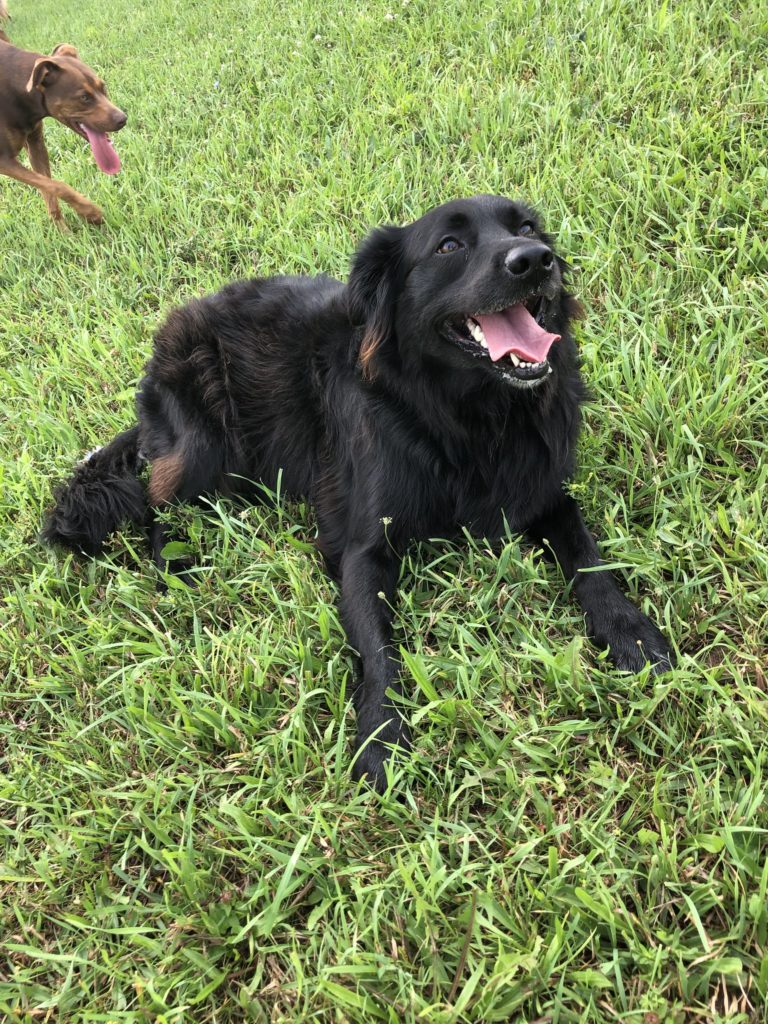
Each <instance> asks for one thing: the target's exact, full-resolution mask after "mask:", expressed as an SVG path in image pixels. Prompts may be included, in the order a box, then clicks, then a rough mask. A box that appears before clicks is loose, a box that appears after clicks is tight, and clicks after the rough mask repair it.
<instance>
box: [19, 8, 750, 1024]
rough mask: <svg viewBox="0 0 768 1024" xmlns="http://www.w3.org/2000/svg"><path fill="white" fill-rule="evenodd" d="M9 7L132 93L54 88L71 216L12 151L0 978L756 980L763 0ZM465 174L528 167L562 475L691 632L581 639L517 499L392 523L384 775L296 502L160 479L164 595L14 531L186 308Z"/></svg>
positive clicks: (336, 1018) (330, 262) (459, 996)
mask: <svg viewBox="0 0 768 1024" xmlns="http://www.w3.org/2000/svg"><path fill="white" fill-rule="evenodd" d="M11 8H12V13H13V14H14V21H13V22H12V24H11V31H12V35H13V38H14V40H15V41H16V42H17V43H18V44H19V45H22V46H27V47H29V48H34V49H48V50H49V49H50V48H52V46H53V45H54V44H56V43H58V42H62V41H68V42H72V43H75V44H76V45H78V46H79V47H80V49H81V52H82V54H83V56H84V58H85V59H86V60H88V61H89V62H90V63H92V64H93V65H94V66H96V67H97V68H98V69H99V71H100V72H102V73H103V74H104V77H105V78H106V79H107V82H108V83H109V86H110V89H111V94H112V96H113V97H114V99H115V101H116V102H117V103H119V104H120V105H121V106H123V107H124V108H125V109H126V110H127V111H128V112H129V114H130V121H129V124H128V127H127V128H126V129H125V131H124V132H123V133H122V134H121V135H120V136H119V137H118V139H117V140H116V141H117V143H118V148H119V151H120V153H121V155H122V157H123V161H124V170H123V173H122V174H121V175H119V176H118V177H117V178H115V179H108V178H106V177H104V176H102V175H100V174H99V173H98V171H97V169H96V167H95V165H94V163H93V161H92V160H91V157H90V154H89V152H88V151H87V148H86V147H84V145H83V143H82V140H80V139H77V138H76V137H75V136H74V135H72V134H71V133H69V132H67V131H66V130H65V129H64V128H62V127H60V126H57V125H53V124H50V126H49V127H48V129H47V137H48V144H49V148H50V150H51V156H52V164H53V167H54V173H55V174H57V175H58V176H60V177H61V178H63V179H64V180H66V181H67V182H68V183H69V184H71V185H72V186H74V187H75V188H77V189H78V190H79V191H82V192H84V193H85V194H86V195H88V196H89V198H91V199H93V200H94V201H95V202H97V203H98V204H99V205H101V206H102V207H103V209H104V211H105V214H106V221H107V223H106V225H105V227H104V228H103V229H101V230H98V229H94V228H89V227H86V226H83V225H81V224H80V223H78V222H77V221H76V219H75V218H74V217H73V216H72V215H71V213H70V212H68V213H67V218H68V221H69V224H70V226H71V227H72V231H71V233H70V234H67V235H61V234H59V233H57V231H56V230H55V229H54V228H53V227H52V226H51V225H50V224H49V223H48V221H47V219H46V213H45V207H44V204H43V202H42V200H41V199H40V197H39V196H38V195H37V194H36V193H35V192H33V191H32V190H30V189H27V188H25V187H23V186H21V185H19V184H18V183H15V182H10V181H8V180H7V179H4V178H3V179H0V254H1V255H0V290H1V291H2V306H1V307H0V393H1V394H2V413H3V415H2V425H1V426H0V431H1V433H0V448H1V451H0V531H1V533H0V549H1V550H2V556H1V557H2V564H1V565H0V592H1V593H2V598H0V677H1V680H2V681H0V765H2V776H1V777H0V836H1V837H2V846H1V847H0V855H1V856H0V1016H2V1019H3V1020H4V1021H8V1022H11V1024H20V1022H24V1024H27V1022H29V1024H36V1022H38V1021H46V1022H47V1021H59V1022H86V1021H87V1022H92V1021H93V1022H95V1021H102V1022H121V1024H122V1022H126V1024H127V1022H149V1021H157V1022H160V1024H179V1022H186V1021H189V1022H195V1024H197V1022H211V1024H229V1022H232V1024H235V1022H238V1024H239V1022H241V1021H257V1022H267V1021H269V1022H282V1021H301V1022H304V1021H318V1022H331V1021H333V1022H345V1021H349V1022H363V1024H368V1022H372V1021H388V1022H398V1024H399V1022H415V1021H423V1022H429V1024H433V1022H434V1024H448V1022H492V1021H525V1022H532V1021H534V1020H536V1021H541V1022H542V1024H543V1022H545V1021H546V1022H550V1021H551V1022H552V1024H565V1022H576V1021H584V1022H598V1021H600V1022H602V1021H606V1022H609V1021H622V1022H629V1024H661V1022H667V1024H671V1022H674V1024H683V1022H687V1021H696V1022H698V1021H705V1022H709V1021H712V1022H715V1021H724V1020H730V1021H742V1022H746V1021H763V1020H765V1019H766V1012H765V1004H766V998H767V997H768V895H767V893H768V807H767V806H766V798H765V783H766V773H767V772H768V757H767V756H766V733H767V728H768V695H767V693H766V689H767V687H768V681H767V679H768V668H767V667H766V666H767V665H768V514H767V513H766V493H767V491H768V460H767V459H766V443H767V442H766V438H767V437H768V352H767V345H766V335H767V331H766V328H767V327H768V292H767V288H766V280H767V278H768V275H767V274H766V271H767V270H768V248H767V246H768V243H767V241H766V240H767V238H768V170H767V169H766V164H765V153H766V143H767V142H768V132H766V121H765V119H764V115H765V110H766V106H765V104H766V99H768V95H767V92H768V90H767V89H766V64H765V49H764V43H765V38H766V31H768V12H767V11H766V7H765V5H764V4H760V3H757V4H755V3H752V4H748V3H743V4H739V3H735V2H731V3H725V4H711V3H705V2H704V0H681V2H678V3H674V4H669V3H667V2H664V3H661V4H659V3H656V2H654V3H651V2H642V0H632V2H618V0H616V2H603V0H597V2H595V3H581V2H565V0H553V2H551V3H547V4H540V3H536V4H534V3H527V2H523V0H512V2H511V3H508V4H504V3H491V2H490V0H488V2H486V0H442V2H441V3H439V4H435V3H434V2H433V0H411V2H410V3H408V2H407V0H403V2H400V0H398V2H393V3H391V4H389V3H386V2H379V0H361V2H360V3H356V4H354V5H353V4H341V3H335V4H332V3H327V2H323V0H297V2H292V0H288V2H286V3H284V4H277V3H265V2H253V3H246V2H245V0H220V2H218V3H216V4H215V5H214V4H204V3H193V2H192V0H176V2H173V3H171V2H169V0H157V2H156V3H153V4H148V3H147V4H142V3H136V2H135V0H132V2H129V0H110V2H109V3H104V2H99V0H79V2H77V3H75V2H74V0H55V2H54V0H36V2H35V3H34V4H33V3H32V2H31V0H15V2H14V0H11ZM478 191H492V192H501V193H505V194H511V195H523V196H525V197H527V198H528V199H530V200H532V201H533V202H534V203H535V204H536V205H538V207H539V208H540V209H541V210H542V212H543V214H544V215H545V218H546V219H547V221H548V222H549V224H550V225H552V226H553V227H554V228H556V229H557V231H558V233H559V238H560V244H561V247H562V250H563V251H564V252H565V253H566V254H567V255H568V256H569V258H570V259H571V261H572V262H573V264H574V266H575V268H576V274H575V290H576V291H577V292H578V294H579V295H580V296H581V297H582V299H583V300H584V302H585V305H586V308H587V311H588V315H587V318H586V320H585V321H584V323H583V324H582V326H581V327H580V340H581V345H582V351H583V354H584V361H585V374H586V377H587V378H588V380H589V382H590V384H591V387H592V390H593V393H594V401H593V402H592V404H591V405H590V408H589V409H588V411H587V414H586V423H585V430H584V436H583V440H582V445H581V450H582V458H581V464H582V468H581V471H580V474H579V477H578V480H577V481H576V483H575V489H576V491H577V492H578V494H579V497H580V500H581V502H582V504H583V507H584V510H585V515H586V517H587V519H588V521H589V522H590V523H591V525H592V526H593V527H594V528H595V530H596V531H597V532H598V533H599V535H600V537H601V538H602V546H603V551H604V552H605V555H606V557H607V559H608V560H609V561H611V562H615V563H619V564H620V566H621V569H620V573H621V575H622V576H623V577H624V578H625V579H626V585H627V588H628V590H629V592H630V593H631V594H632V596H633V599H634V600H636V601H637V602H638V603H639V604H640V605H641V606H642V607H643V608H644V609H646V610H647V611H650V613H651V614H652V615H653V616H654V617H655V618H656V619H657V621H658V622H659V624H660V625H662V627H663V628H664V629H665V631H666V632H667V633H668V635H670V636H671V637H672V638H673V639H674V642H675V644H676V646H677V649H678V651H679V653H680V665H679V668H678V669H677V670H676V671H674V672H673V673H671V674H669V675H668V676H665V677H663V678H661V679H653V678H650V677H649V676H648V675H647V674H643V675H641V676H639V677H637V678H632V677H629V676H624V675H621V674H617V673H615V672H613V671H611V669H610V667H609V665H608V664H607V663H606V662H605V660H604V659H603V658H602V657H601V656H600V655H599V653H598V652H596V651H595V650H594V649H593V648H592V647H591V646H590V645H589V644H588V643H586V642H585V641H584V640H583V639H582V638H583V633H584V624H583V620H582V617H581V615H580V614H579V612H578V610H577V608H576V607H575V605H574V603H573V601H572V600H570V599H569V598H568V595H567V594H566V595H565V596H564V595H563V593H562V591H563V582H562V580H561V578H560V577H559V575H558V573H557V571H556V570H554V569H553V568H551V567H549V566H548V565H547V564H545V563H544V562H542V561H541V560H540V559H539V558H538V557H536V555H535V553H534V552H532V551H530V550H529V548H528V547H527V546H526V545H525V544H521V543H520V542H519V540H518V538H516V537H510V538H509V539H508V542H507V543H506V544H505V545H504V546H503V549H502V550H501V551H500V552H497V553H495V554H494V553H491V552H490V551H489V550H488V549H487V546H486V545H484V544H471V543H469V542H468V543H467V544H465V545H456V546H447V545H445V544H438V543H435V544H434V545H425V546H422V547H421V548H419V549H418V550H414V551H413V552H411V554H410V555H409V557H408V559H407V561H406V564H405V566H404V570H403V576H402V580H401V591H400V603H399V614H398V635H399V639H400V642H401V643H402V645H403V649H404V652H405V656H406V659H407V669H406V678H407V691H408V693H409V695H410V696H411V697H412V700H413V720H414V727H415V734H416V744H415V750H414V754H413V758H412V759H411V760H410V761H408V762H406V763H405V764H404V765H403V767H402V768H401V769H400V770H399V772H398V774H397V776H396V778H395V780H394V785H393V788H392V792H391V793H390V794H388V795H387V796H385V797H384V798H383V799H377V798H375V797H373V796H372V795H371V794H369V793H367V792H364V791H359V790H357V789H356V788H355V786H353V784H352V783H351V781H350V777H349V758H350V748H349V743H350V737H351V734H352V731H353V728H354V722H353V716H352V712H351V708H350V704H349V693H350V688H351V684H352V679H353V668H354V663H353V657H352V654H351V652H350V651H349V649H348V648H347V647H346V646H345V642H344V636H343V633H342V630H341V628H340V625H339V621H338V617H337V614H336V611H335V607H334V601H335V593H334V591H333V588H332V587H331V585H330V584H329V583H328V582H327V581H326V579H325V578H324V576H323V573H322V569H321V566H320V564H319V561H318V559H317V557H316V556H315V555H314V554H312V552H311V549H309V544H310V543H311V540H312V537H313V532H314V526H313V518H312V512H311V510H310V509H307V508H304V507H298V506H295V505H289V504H285V503H282V502H278V503H277V504H273V505H272V506H271V507H264V508H246V507H243V506H238V505H231V504H228V503H226V502H223V501H222V502H214V503H212V504H211V506H210V508H208V509H206V510H204V511H199V510H198V511H184V512H182V513H181V518H182V520H183V522H184V525H185V528H186V529H187V531H188V534H189V536H190V539H191V544H192V545H193V548H194V550H195V551H196V552H199V559H200V563H201V564H202V565H203V566H205V578H204V579H203V581H202V583H201V586H200V588H199V590H198V591H196V592H194V593H190V592H185V591H171V592H170V593H169V594H167V595H158V593H157V592H156V589H155V580H154V578H153V575H152V572H151V570H150V568H149V567H148V564H147V561H146V559H145V556H144V550H143V547H142V545H141V539H140V538H139V537H138V536H137V535H135V534H126V535H124V536H121V537H118V538H116V541H115V543H114V545H113V546H112V547H111V548H110V553H109V554H108V555H107V556H106V557H104V558H102V559H99V560H96V561H87V560H86V561H74V560H72V559H70V558H68V557H64V556H62V555H61V554H58V553H52V552H50V551H47V550H45V549H43V548H41V547H40V546H39V545H38V544H36V542H35V536H36V532H37V530H38V528H39V524H40V521H41V517H42V514H43V511H44V509H45V507H46V505H47V504H48V503H49V501H50V493H51V485H52V482H53V481H54V480H56V479H59V478H61V477H62V476H63V475H64V474H65V473H66V472H67V471H68V470H69V468H70V467H71V465H72V463H73V462H74V460H75V459H76V458H78V457H79V456H80V455H81V454H82V453H83V452H84V451H85V450H87V449H89V448H91V447H93V446H94V445H95V444H97V443H100V442H102V441H104V440H105V439H107V438H109V437H110V436H111V435H112V434H113V433H115V432H116V431H117V430H119V429H122V428H124V427H125V426H127V425H129V424H130V422H131V421H132V396H133V391H134V387H135V383H136V381H137V379H138V377H139V374H140V373H141V367H142V364H143V363H144V361H145V360H146V358H147V356H148V354H149V350H150V337H151V332H152V330H153V329H154V327H155V326H156V325H157V323H158V321H159V319H160V318H161V317H162V315H163V314H164V312H165V311H167V310H168V309H169V308H170V307H171V306H172V305H173V304H175V303H177V302H179V301H182V300H183V299H184V298H185V297H189V296H191V295H194V294H197V293H199V292H201V291H205V290H210V289H214V288H217V287H219V286H220V285H221V284H222V283H223V282H225V281H227V280H230V279H232V278H233V277H237V276H243V275H248V274H250V273H252V272H253V271H254V270H256V271H258V272H259V273H261V274H270V273H274V272H284V271H287V272H296V271H298V272H303V271H314V270H325V271H329V272H331V273H333V274H337V275H343V274H344V273H345V272H346V267H347V263H348V257H349V254H350V253H351V251H352V249H353V248H354V245H355V244H356V242H357V240H359V239H360V237H361V236H362V234H363V233H364V232H365V230H366V229H367V228H368V227H370V226H371V225H374V224H376V223H379V222H381V221H385V220H387V219H392V220H396V221H402V220H406V219H408V218H411V217H413V216H416V215H418V214H419V213H421V212H423V211H424V210H426V209H427V208H428V207H430V206H432V205H434V204H436V203H439V202H442V201H445V200H446V199H448V198H451V197H453V196H456V195H464V194H471V193H474V192H478ZM398 794H399V796H398Z"/></svg>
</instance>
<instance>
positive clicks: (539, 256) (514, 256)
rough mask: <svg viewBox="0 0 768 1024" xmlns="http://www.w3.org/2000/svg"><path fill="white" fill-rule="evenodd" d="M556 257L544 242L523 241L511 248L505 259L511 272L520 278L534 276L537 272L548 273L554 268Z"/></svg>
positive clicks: (505, 264) (506, 265)
mask: <svg viewBox="0 0 768 1024" xmlns="http://www.w3.org/2000/svg"><path fill="white" fill-rule="evenodd" d="M554 262H555V257H554V254H553V252H552V250H551V249H550V248H549V246H548V245H545V244H544V242H536V241H530V242H521V243H520V244H519V245H516V246H515V247H514V248H513V249H510V250H509V252H508V253H507V255H506V258H505V260H504V266H505V267H506V268H507V270H508V271H509V273H510V274H511V275H512V276H513V277H514V278H517V279H519V280H523V279H524V278H527V277H533V276H534V275H535V274H536V273H542V272H543V273H544V275H548V274H549V273H550V271H551V270H552V265H553V264H554Z"/></svg>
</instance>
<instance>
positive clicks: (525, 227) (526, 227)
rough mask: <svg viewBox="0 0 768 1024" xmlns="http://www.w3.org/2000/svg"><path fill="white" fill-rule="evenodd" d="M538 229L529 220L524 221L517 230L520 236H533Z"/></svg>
mask: <svg viewBox="0 0 768 1024" xmlns="http://www.w3.org/2000/svg"><path fill="white" fill-rule="evenodd" d="M535 230H536V228H535V227H534V226H533V224H532V223H531V222H530V221H529V220H524V221H523V223H522V224H521V225H520V227H519V228H518V229H517V233H518V235H532V234H533V233H534V231H535Z"/></svg>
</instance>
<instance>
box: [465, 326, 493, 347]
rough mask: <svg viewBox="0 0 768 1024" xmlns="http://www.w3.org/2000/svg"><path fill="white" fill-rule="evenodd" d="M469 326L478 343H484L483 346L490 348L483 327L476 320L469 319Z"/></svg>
mask: <svg viewBox="0 0 768 1024" xmlns="http://www.w3.org/2000/svg"><path fill="white" fill-rule="evenodd" d="M467 328H468V330H469V333H470V334H471V335H472V337H473V338H474V339H475V341H476V342H477V343H478V345H482V346H483V348H488V342H487V341H486V340H485V335H484V334H483V329H482V327H481V326H480V324H479V323H477V321H476V320H467Z"/></svg>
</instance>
